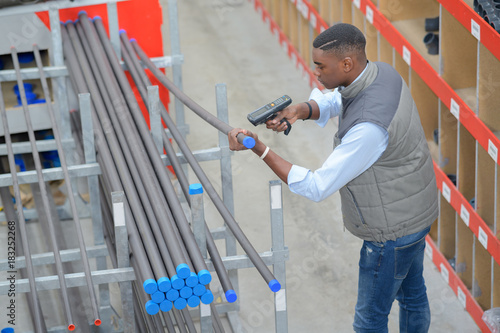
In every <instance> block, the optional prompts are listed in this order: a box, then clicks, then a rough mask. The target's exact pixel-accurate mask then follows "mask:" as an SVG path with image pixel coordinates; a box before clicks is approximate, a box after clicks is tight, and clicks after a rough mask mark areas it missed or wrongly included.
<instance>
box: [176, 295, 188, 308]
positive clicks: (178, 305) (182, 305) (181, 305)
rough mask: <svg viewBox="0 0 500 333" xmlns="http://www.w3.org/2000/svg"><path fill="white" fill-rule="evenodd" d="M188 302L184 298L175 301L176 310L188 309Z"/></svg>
mask: <svg viewBox="0 0 500 333" xmlns="http://www.w3.org/2000/svg"><path fill="white" fill-rule="evenodd" d="M186 305H187V301H186V300H185V299H184V298H178V299H176V300H175V301H174V308H176V309H177V310H182V309H184V308H185V307H186Z"/></svg>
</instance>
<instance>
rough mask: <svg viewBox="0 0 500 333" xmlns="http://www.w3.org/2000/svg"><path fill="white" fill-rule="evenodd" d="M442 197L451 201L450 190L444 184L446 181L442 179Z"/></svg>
mask: <svg viewBox="0 0 500 333" xmlns="http://www.w3.org/2000/svg"><path fill="white" fill-rule="evenodd" d="M442 193H443V197H444V198H445V199H446V201H448V202H451V190H450V188H449V187H448V185H446V183H445V182H444V181H443V189H442Z"/></svg>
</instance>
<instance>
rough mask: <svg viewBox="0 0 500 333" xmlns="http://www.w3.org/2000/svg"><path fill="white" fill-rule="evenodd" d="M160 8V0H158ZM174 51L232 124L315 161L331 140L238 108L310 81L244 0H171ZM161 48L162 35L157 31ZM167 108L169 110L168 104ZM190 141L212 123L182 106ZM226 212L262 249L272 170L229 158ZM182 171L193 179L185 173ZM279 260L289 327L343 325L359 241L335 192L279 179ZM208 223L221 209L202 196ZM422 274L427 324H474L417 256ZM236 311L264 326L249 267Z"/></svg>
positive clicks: (189, 89) (249, 327)
mask: <svg viewBox="0 0 500 333" xmlns="http://www.w3.org/2000/svg"><path fill="white" fill-rule="evenodd" d="M163 3H165V5H164V8H167V7H166V1H163ZM179 25H180V28H179V29H180V36H181V51H182V53H183V54H184V65H183V86H184V91H185V92H186V93H187V94H188V95H189V96H190V97H191V98H192V99H194V100H195V101H196V102H197V103H199V104H200V105H201V106H203V107H204V108H206V109H207V110H209V111H210V112H212V113H213V114H216V109H215V84H217V83H225V84H226V85H227V95H228V103H229V122H230V124H231V125H232V126H233V127H243V128H247V129H250V130H254V131H255V132H256V133H258V135H259V137H260V138H261V139H262V140H263V141H264V142H265V143H266V144H267V145H269V146H270V147H271V148H272V149H273V150H274V151H275V152H277V153H278V154H279V155H281V156H282V157H284V158H285V159H286V160H288V161H290V162H292V163H294V164H298V165H301V166H305V167H308V168H311V169H316V168H318V167H319V166H320V165H321V163H322V162H323V161H324V159H325V158H326V157H327V156H328V154H329V153H330V152H331V149H332V140H333V139H332V138H333V134H334V133H335V131H336V125H335V124H334V123H333V122H331V123H330V124H329V125H328V126H326V127H325V128H324V129H320V127H318V126H317V125H315V124H314V122H310V121H309V122H298V123H296V124H295V125H294V126H293V129H292V131H291V133H290V135H289V136H284V135H283V134H278V135H277V134H275V133H274V132H271V131H268V130H266V129H265V127H264V126H260V127H258V128H254V127H253V126H252V125H251V124H250V123H249V122H248V121H247V119H246V115H247V113H249V112H251V111H253V110H255V109H256V108H258V107H259V106H261V105H264V104H265V103H267V102H269V101H271V100H273V99H275V98H277V97H279V96H281V95H283V94H288V95H289V96H290V97H291V98H292V99H293V100H294V102H301V101H304V100H306V99H307V97H308V96H309V93H310V90H311V89H310V87H309V85H308V82H307V80H305V79H303V78H302V74H301V72H299V71H298V70H297V69H296V68H295V66H294V65H293V64H292V62H291V61H290V60H289V58H288V57H287V55H286V54H285V52H283V50H282V49H281V47H280V46H279V43H278V42H277V41H276V39H275V37H274V36H272V35H271V33H270V32H269V29H268V27H267V26H266V25H265V24H264V23H263V22H262V20H261V18H260V17H259V15H258V14H257V13H256V12H255V11H254V9H253V7H252V3H251V2H249V1H245V0H183V1H179ZM164 36H165V48H166V50H167V51H166V53H168V37H167V32H166V30H165V33H164ZM170 109H173V108H172V107H171V108H170ZM186 122H187V123H188V124H189V126H190V134H189V135H188V143H189V145H190V147H191V149H192V150H200V149H206V148H210V147H213V146H216V145H217V132H216V130H214V129H213V128H211V127H210V126H208V125H206V124H205V123H204V122H203V121H202V120H200V119H199V118H198V117H197V116H196V115H194V114H193V113H192V112H190V111H189V110H187V109H186ZM202 166H203V167H204V169H205V170H206V172H207V174H209V175H210V178H211V180H212V181H213V183H214V184H219V183H220V180H219V177H220V176H219V167H218V163H216V162H206V163H203V165H202ZM232 166H233V179H234V192H235V217H236V220H237V221H238V222H239V223H240V225H241V227H242V229H243V231H244V232H245V233H246V235H247V236H248V238H249V239H250V241H251V242H252V244H254V246H255V248H256V249H257V251H259V252H263V251H268V250H269V249H270V246H271V245H270V244H271V242H270V226H269V196H268V192H269V190H268V186H269V181H270V180H274V179H277V177H276V176H275V175H274V174H273V173H272V172H271V171H270V169H269V168H268V167H267V166H266V165H265V163H263V162H262V161H260V160H259V159H258V158H257V157H256V156H255V155H254V154H253V153H251V152H237V153H235V154H234V155H233V158H232ZM191 180H192V181H193V182H196V179H195V178H194V176H191ZM283 200H284V222H285V243H286V245H287V246H288V247H289V250H290V260H289V261H288V262H287V284H288V286H287V309H288V323H289V332H297V333H299V332H351V331H352V321H353V316H354V305H355V303H356V297H357V272H358V268H357V264H358V260H359V254H358V253H359V249H360V246H361V243H362V242H361V240H359V239H357V238H355V237H354V236H352V235H351V234H350V233H349V232H348V231H344V228H343V226H342V222H341V217H340V216H341V214H340V201H339V196H338V193H336V194H334V195H333V196H331V197H330V198H327V199H326V200H324V201H323V202H321V203H313V202H311V201H309V200H307V199H305V198H302V197H300V196H298V195H295V194H293V193H291V192H290V191H289V190H288V188H287V187H286V185H284V186H283ZM205 202H206V206H207V207H206V211H207V212H206V217H207V222H208V223H209V225H210V226H212V227H216V226H220V225H222V221H221V218H220V217H219V216H218V214H217V213H216V212H215V209H213V207H211V205H210V203H209V199H208V198H206V200H205ZM425 278H426V281H427V288H428V295H429V299H430V305H431V311H432V323H431V329H430V332H477V331H478V328H477V326H476V324H475V323H474V321H473V320H472V319H471V317H470V316H469V314H468V313H467V312H466V311H465V310H464V309H463V308H462V306H461V305H460V303H459V302H458V300H457V298H456V296H455V295H454V294H453V292H452V290H451V289H450V288H449V287H448V286H447V285H446V283H445V282H444V281H443V279H442V278H441V275H440V273H439V271H438V270H437V269H436V267H435V266H434V264H433V263H432V262H431V261H430V260H429V259H428V258H427V257H426V259H425ZM239 280H240V289H241V290H240V294H239V299H240V301H241V311H240V318H241V321H242V324H243V327H244V328H245V332H273V331H274V313H273V311H272V309H273V306H272V304H273V295H272V293H271V292H270V291H269V289H268V287H267V286H266V284H265V282H264V280H263V279H262V278H261V277H260V276H259V274H258V273H257V272H256V270H255V269H246V270H243V271H241V273H240V274H239ZM398 330H399V328H398V306H397V304H395V305H394V307H393V311H392V313H391V315H390V318H389V331H390V332H397V331H398Z"/></svg>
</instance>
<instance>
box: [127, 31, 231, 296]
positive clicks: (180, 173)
mask: <svg viewBox="0 0 500 333" xmlns="http://www.w3.org/2000/svg"><path fill="white" fill-rule="evenodd" d="M120 38H121V42H122V43H121V45H122V48H123V50H122V56H123V59H124V61H125V63H126V64H127V66H128V68H129V72H130V74H131V75H132V78H133V79H134V81H135V83H136V86H137V88H138V90H139V92H140V94H141V96H142V99H143V100H144V103H145V104H146V105H148V104H147V93H146V91H145V86H147V85H150V84H151V82H150V81H149V79H148V78H147V76H146V75H145V73H144V71H143V70H142V68H141V67H140V64H139V61H138V59H137V58H136V57H135V52H134V50H133V49H132V46H131V45H130V42H129V40H128V37H127V33H126V32H125V31H123V30H122V31H121V33H120ZM160 108H161V112H162V113H166V110H165V108H164V106H163V104H160ZM170 127H175V128H176V129H177V126H175V124H174V125H173V126H172V124H170V125H169V128H170ZM177 132H178V131H177ZM162 136H163V146H164V147H165V150H166V152H167V156H168V157H169V160H170V162H171V163H172V166H173V168H174V171H175V173H176V175H177V178H178V180H179V183H180V184H181V189H182V191H183V193H184V196H185V197H186V200H187V202H188V203H189V205H190V206H191V200H190V196H189V183H188V180H187V177H186V175H185V173H184V170H183V169H182V167H181V165H180V162H179V159H178V158H177V155H176V154H175V152H174V149H173V147H172V145H171V144H170V141H169V139H168V137H167V135H166V133H165V131H162ZM175 139H176V140H182V141H183V142H184V138H183V137H182V136H176V138H175ZM183 153H184V154H185V152H184V151H183ZM196 163H197V162H196ZM204 224H205V233H206V238H207V249H208V252H209V253H210V258H211V259H212V262H213V264H214V268H215V270H216V272H217V275H218V276H219V280H220V282H221V285H222V288H223V289H224V292H225V296H226V299H227V300H228V302H231V303H232V302H235V301H236V293H235V292H234V290H233V286H232V283H231V280H230V279H229V276H228V274H227V271H226V269H225V267H224V264H223V262H222V259H221V257H220V254H219V251H218V250H217V247H216V245H215V242H214V239H213V237H212V233H211V232H210V229H209V228H208V226H207V225H206V223H204Z"/></svg>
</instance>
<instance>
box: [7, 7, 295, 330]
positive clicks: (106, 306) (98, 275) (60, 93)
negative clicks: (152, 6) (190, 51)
mask: <svg viewBox="0 0 500 333" xmlns="http://www.w3.org/2000/svg"><path fill="white" fill-rule="evenodd" d="M121 1H124V0H80V1H77V2H73V1H69V0H68V1H66V0H58V1H53V2H46V3H39V4H34V5H25V6H19V7H10V8H5V9H1V10H0V17H1V16H8V15H17V14H24V13H35V12H40V11H48V17H49V23H50V36H51V46H50V48H49V50H48V52H49V59H50V60H48V61H47V63H49V64H50V65H49V64H46V65H45V67H44V72H45V74H46V76H47V77H48V78H51V79H52V86H53V96H52V97H53V101H49V102H51V103H53V104H54V106H55V110H56V111H59V123H60V129H61V136H62V141H63V145H64V149H65V152H67V153H66V156H67V157H68V165H69V171H70V175H71V176H72V177H75V178H87V180H88V189H89V197H90V202H89V203H88V204H86V203H85V202H83V201H82V200H81V198H80V196H79V195H78V193H76V192H75V193H73V195H75V198H76V199H77V202H78V203H79V206H80V207H79V212H80V213H81V214H82V215H81V216H80V217H90V218H91V220H92V224H93V243H94V244H93V246H88V247H87V254H88V257H89V258H96V264H97V270H95V271H92V279H93V282H94V284H95V285H99V296H98V299H99V305H100V314H101V320H102V325H101V326H100V327H99V328H97V327H95V326H92V327H91V329H93V331H102V332H134V330H135V325H134V322H133V320H131V318H133V312H130V311H133V310H132V309H131V307H126V308H125V307H124V309H123V311H124V313H123V319H118V320H117V317H116V311H115V310H114V309H113V308H112V306H111V302H110V292H109V283H114V282H118V283H119V284H120V289H121V295H122V303H124V302H130V304H131V303H132V299H131V297H132V295H131V294H130V293H129V292H127V289H129V290H131V288H130V287H127V284H129V283H130V281H132V280H134V279H135V274H134V271H133V269H132V268H131V267H128V260H126V257H127V256H126V253H125V252H124V251H127V249H128V243H127V237H126V229H125V225H124V221H123V220H116V221H115V223H116V225H115V231H116V235H117V238H116V247H117V249H116V250H117V254H118V257H119V258H120V260H119V268H116V269H107V266H106V257H107V256H108V249H107V247H106V245H105V244H104V238H103V233H102V217H101V214H100V198H99V186H98V176H99V175H100V174H101V171H100V167H99V165H98V164H97V163H96V158H95V148H94V146H93V130H92V126H88V125H89V124H92V122H91V121H90V117H91V115H90V96H89V95H88V94H84V95H80V96H79V109H80V111H81V113H82V126H83V127H84V128H83V130H84V140H83V142H84V146H85V147H84V148H85V156H86V161H85V163H84V164H79V165H78V164H75V163H74V161H72V160H71V159H70V157H71V156H72V154H71V152H72V150H73V149H74V148H75V142H74V140H73V138H72V134H71V127H70V120H69V112H67V111H64V110H69V106H68V99H67V96H68V93H69V89H68V87H67V79H68V70H67V68H66V66H65V64H64V59H63V54H62V41H61V31H60V21H61V20H60V12H59V11H60V10H61V9H68V8H79V7H84V8H83V9H86V7H87V6H93V5H102V4H105V5H106V10H107V17H106V19H107V22H108V28H109V34H110V39H111V43H112V44H113V46H114V48H115V51H116V52H117V54H120V48H119V45H120V42H119V37H118V36H119V32H118V31H119V29H118V9H117V2H121ZM168 15H169V16H168V19H169V28H170V31H169V33H170V42H171V45H170V55H169V56H161V57H156V58H152V59H151V60H152V61H153V62H154V63H155V65H156V66H157V67H159V68H165V67H172V74H173V81H174V83H175V84H176V85H177V86H178V87H181V88H182V77H181V75H182V74H181V65H182V63H183V56H182V54H181V52H180V41H179V33H178V27H177V1H176V0H169V1H168ZM34 42H36V41H34ZM123 67H124V69H126V66H125V65H123ZM21 74H22V77H23V80H31V79H38V78H39V76H38V73H37V70H36V68H23V69H22V70H21ZM15 80H16V77H15V72H14V70H11V69H6V70H0V82H9V81H15ZM216 93H217V109H218V117H219V118H220V119H221V120H223V121H225V122H227V121H228V112H227V97H226V91H225V86H224V85H217V87H216ZM28 108H29V110H30V114H31V115H32V117H35V118H32V120H33V123H34V124H35V130H44V129H51V126H50V124H49V123H48V121H47V119H49V117H48V114H47V112H48V110H47V108H46V106H45V107H44V105H43V104H42V105H30V106H29V107H28ZM61 110H62V111H61ZM175 112H176V122H177V125H178V127H179V129H180V130H181V131H182V132H183V134H184V136H185V135H186V134H187V133H188V132H189V127H188V126H187V125H186V124H185V123H184V108H183V105H182V103H181V102H180V101H178V100H177V99H176V103H175ZM8 114H9V126H12V129H11V131H12V133H21V132H25V131H26V127H25V126H23V124H24V120H23V119H22V117H23V115H22V110H15V109H8ZM151 116H152V115H151ZM150 119H152V118H150ZM156 128H157V129H158V127H156ZM159 129H161V128H159ZM167 132H168V130H167ZM0 134H3V133H0ZM152 135H153V136H154V137H155V140H156V142H161V133H159V132H157V131H155V130H154V129H152ZM37 147H38V148H39V151H40V152H43V151H51V150H55V149H56V144H55V141H54V140H43V141H37ZM13 149H14V153H15V154H23V153H30V152H31V149H30V145H29V142H19V143H14V144H13ZM6 151H7V149H6V146H5V145H0V155H6ZM193 153H194V155H195V157H196V159H197V160H198V161H210V160H220V166H221V178H222V193H223V200H224V203H225V205H226V206H227V207H228V208H229V210H230V211H231V212H232V213H234V203H233V189H232V174H231V161H230V156H231V152H230V150H229V144H228V141H227V136H226V135H224V134H219V147H216V148H210V149H205V150H202V151H198V152H193ZM178 156H179V158H180V159H181V162H183V163H186V161H185V160H183V156H182V154H178ZM162 158H163V160H164V161H165V165H169V162H168V157H167V156H165V155H163V156H162ZM186 169H187V167H186ZM43 175H44V180H45V181H50V180H57V179H63V173H62V171H61V170H60V168H49V169H44V170H43ZM18 177H19V182H20V183H21V184H26V183H29V184H31V183H36V182H37V177H36V174H35V172H34V171H26V172H21V173H18ZM9 185H12V177H11V176H10V175H8V174H4V175H1V176H0V186H9ZM68 195H71V194H68ZM270 195H271V232H272V248H271V250H270V251H267V252H264V253H261V254H260V255H261V257H262V259H263V260H264V262H265V263H266V264H267V265H272V266H273V268H274V274H275V276H276V278H277V279H278V280H279V281H280V282H281V284H282V289H281V290H280V291H279V292H278V293H276V294H275V304H276V306H275V318H276V332H279V333H285V332H287V331H288V326H287V310H286V281H285V261H286V260H288V255H289V252H288V248H287V247H286V246H285V245H284V239H283V234H284V232H283V221H282V217H283V213H282V205H281V183H280V182H271V183H270ZM113 206H120V194H119V193H114V194H113ZM58 215H59V217H60V218H61V219H70V218H71V214H70V213H69V212H68V207H67V202H66V204H65V205H64V206H62V207H58ZM25 216H26V218H27V219H36V218H37V213H36V210H34V209H32V210H26V211H25ZM1 218H3V219H4V220H5V214H4V213H3V212H0V219H1ZM212 233H213V236H214V239H224V240H225V245H226V255H227V256H226V257H224V258H222V259H223V262H224V264H225V266H226V268H227V269H228V271H229V276H230V279H231V281H232V283H233V286H234V288H235V290H236V291H237V292H238V273H237V272H238V269H242V268H249V267H253V264H252V263H251V261H250V260H249V258H248V257H247V256H246V255H237V248H236V240H235V238H234V236H232V234H231V232H230V231H229V229H227V228H226V226H223V227H221V228H218V229H216V230H212ZM195 236H196V237H197V238H200V239H202V238H203V237H204V234H203V235H200V234H199V233H198V234H196V235H195ZM60 253H61V257H62V260H63V262H73V261H78V260H80V254H79V250H78V249H68V250H62V251H60ZM32 259H33V264H34V265H49V264H53V263H54V254H53V253H40V254H35V255H33V256H32ZM25 264H26V263H25V260H24V257H18V258H16V269H20V268H23V267H25ZM207 265H208V267H209V269H210V270H213V266H212V264H211V261H210V260H207ZM7 270H8V265H7V261H6V260H0V271H7ZM65 277H66V282H67V286H68V287H76V286H83V285H84V284H85V277H84V274H83V273H73V274H66V276H65ZM36 285H37V290H53V289H58V288H59V283H58V281H57V276H45V277H38V278H36ZM7 290H8V284H7V283H5V282H1V283H0V295H6V294H7ZM16 291H17V292H19V293H26V292H29V284H28V281H27V279H23V280H18V281H17V285H16ZM216 307H217V311H218V312H219V313H225V314H227V317H228V320H229V322H230V325H231V327H232V329H233V331H235V332H239V331H241V330H242V326H241V323H240V321H239V317H238V311H239V301H237V302H236V303H233V304H229V303H222V304H217V305H216ZM127 311H128V312H127ZM193 312H195V311H194V310H193ZM198 312H199V313H198V315H199V316H200V317H201V329H202V332H211V331H212V326H211V324H210V318H209V316H208V314H209V313H210V312H209V307H208V311H207V307H201V308H200V310H199V311H198ZM111 323H114V325H111ZM48 331H49V332H63V331H66V328H65V327H53V328H49V330H48Z"/></svg>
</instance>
